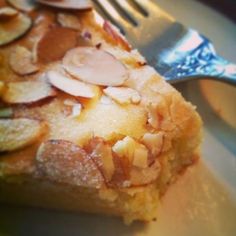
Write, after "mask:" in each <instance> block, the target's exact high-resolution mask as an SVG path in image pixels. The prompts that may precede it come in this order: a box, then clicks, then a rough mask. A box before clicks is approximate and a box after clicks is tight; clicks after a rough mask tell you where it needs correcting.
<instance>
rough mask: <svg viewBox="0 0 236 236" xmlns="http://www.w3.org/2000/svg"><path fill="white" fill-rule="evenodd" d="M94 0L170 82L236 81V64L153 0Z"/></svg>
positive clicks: (235, 83)
mask: <svg viewBox="0 0 236 236" xmlns="http://www.w3.org/2000/svg"><path fill="white" fill-rule="evenodd" d="M93 2H94V4H95V8H96V10H97V11H98V12H99V13H100V14H101V15H102V16H103V17H104V18H107V19H108V20H110V21H111V22H112V23H113V24H115V25H116V26H117V27H118V28H119V29H120V31H121V32H122V33H123V34H124V35H125V36H126V37H127V39H128V40H129V42H130V43H131V45H132V46H133V47H135V48H137V49H139V51H140V52H141V53H142V54H143V55H144V56H145V57H146V59H147V61H148V63H149V64H150V65H152V66H153V67H155V69H156V70H157V71H158V72H159V73H160V74H162V75H163V76H164V77H165V78H166V80H168V81H169V82H170V83H175V82H180V81H185V80H191V79H200V78H201V79H202V78H208V79H214V80H218V81H224V82H227V83H230V84H233V85H236V65H235V64H233V63H230V62H228V61H227V60H226V59H224V58H222V57H220V56H218V55H217V54H216V52H215V49H214V47H213V45H212V43H211V42H210V41H209V40H208V39H207V38H206V37H205V36H203V35H201V34H199V33H198V32H197V31H196V30H193V29H188V28H186V27H185V26H184V25H182V24H181V23H179V22H177V21H175V19H174V18H172V17H171V16H170V15H168V14H167V13H166V12H164V11H163V10H162V9H160V8H159V7H158V6H157V5H156V4H155V3H153V2H152V1H150V0H93Z"/></svg>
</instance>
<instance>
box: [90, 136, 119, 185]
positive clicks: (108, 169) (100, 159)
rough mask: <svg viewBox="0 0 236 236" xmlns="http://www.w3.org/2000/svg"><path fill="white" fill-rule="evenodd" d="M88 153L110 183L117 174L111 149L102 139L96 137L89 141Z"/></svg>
mask: <svg viewBox="0 0 236 236" xmlns="http://www.w3.org/2000/svg"><path fill="white" fill-rule="evenodd" d="M87 151H88V152H89V154H90V156H91V158H92V159H93V160H94V162H95V163H96V164H97V166H98V168H99V169H100V170H101V172H102V174H103V175H104V177H105V180H106V181H107V182H109V181H110V180H111V179H112V176H113V174H114V172H115V165H114V162H113V155H112V150H111V147H110V146H109V145H108V144H107V143H105V141H104V140H103V139H102V138H98V137H94V138H92V139H91V140H90V141H89V144H88V145H87Z"/></svg>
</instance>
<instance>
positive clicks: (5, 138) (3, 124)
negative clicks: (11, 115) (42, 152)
mask: <svg viewBox="0 0 236 236" xmlns="http://www.w3.org/2000/svg"><path fill="white" fill-rule="evenodd" d="M46 129H47V127H46V125H45V123H43V122H40V121H37V120H32V119H26V118H19V119H0V134H1V135H0V152H5V151H14V150H17V149H20V148H23V147H25V146H28V145H30V144H32V143H34V142H36V141H37V140H38V138H39V137H40V136H41V135H42V134H43V133H45V131H46Z"/></svg>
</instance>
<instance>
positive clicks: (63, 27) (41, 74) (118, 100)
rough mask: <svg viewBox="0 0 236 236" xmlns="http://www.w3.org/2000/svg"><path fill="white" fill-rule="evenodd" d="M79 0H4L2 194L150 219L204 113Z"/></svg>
mask: <svg viewBox="0 0 236 236" xmlns="http://www.w3.org/2000/svg"><path fill="white" fill-rule="evenodd" d="M36 2H37V1H36ZM77 2H78V3H77V4H75V3H74V1H69V0H60V1H42V0H40V1H38V3H37V4H36V3H35V4H32V2H30V3H29V1H27V0H25V1H23V0H22V1H6V0H0V7H1V8H0V17H1V18H2V19H4V20H1V21H0V30H1V33H0V45H1V46H0V80H1V81H0V201H1V202H8V203H17V204H21V205H29V206H37V207H45V208H56V209H63V210H72V211H83V212H92V213H102V214H108V215H117V216H121V217H123V218H124V220H125V222H126V223H130V222H132V221H134V220H141V221H151V220H153V219H155V217H156V215H157V206H158V201H159V198H160V197H161V196H162V194H163V193H164V192H165V191H166V189H167V187H168V186H169V185H170V183H172V182H173V181H174V180H175V179H176V178H177V177H178V176H179V173H180V172H181V171H183V170H185V169H186V168H187V166H189V165H191V164H193V163H194V162H195V161H196V160H197V158H198V149H199V144H200V141H201V126H202V122H201V119H200V117H199V115H198V114H197V112H196V111H195V107H194V106H193V105H191V103H189V102H186V101H185V100H184V98H183V97H182V96H181V94H180V93H179V92H177V91H176V90H175V89H174V88H173V87H172V86H171V85H169V84H168V83H167V82H165V80H164V79H163V78H162V77H161V76H160V75H159V74H158V73H157V72H156V71H155V70H154V69H153V68H151V67H150V66H148V65H147V63H146V61H145V59H144V58H143V57H142V56H141V55H140V54H139V52H138V51H137V50H135V49H132V48H131V46H130V45H129V43H128V42H127V41H126V39H125V38H124V37H123V36H122V35H121V34H120V33H119V32H118V30H117V29H116V28H115V27H114V26H113V25H111V24H110V23H109V22H106V21H103V20H101V19H100V18H98V16H97V15H96V13H95V12H94V11H93V10H92V9H91V5H90V4H89V3H88V2H87V1H85V0H83V1H77ZM27 4H28V5H27ZM29 4H30V5H29ZM9 7H11V8H12V9H11V11H9ZM13 13H14V14H13ZM29 22H32V23H29ZM16 28H17V29H18V30H17V31H16Z"/></svg>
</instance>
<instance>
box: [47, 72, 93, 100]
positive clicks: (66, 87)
mask: <svg viewBox="0 0 236 236" xmlns="http://www.w3.org/2000/svg"><path fill="white" fill-rule="evenodd" d="M47 77H48V80H49V82H50V83H51V84H52V85H53V86H55V87H56V88H58V89H60V90H62V91H64V92H65V93H68V94H70V95H72V96H78V97H85V98H92V97H94V93H93V90H92V88H91V86H90V85H88V84H85V83H83V82H81V81H78V80H75V79H72V78H70V77H69V76H66V75H63V74H62V73H59V72H57V71H49V72H47Z"/></svg>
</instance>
